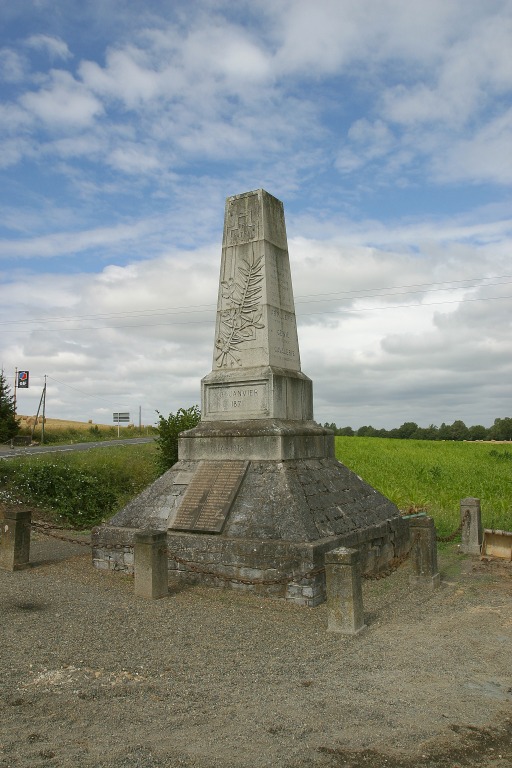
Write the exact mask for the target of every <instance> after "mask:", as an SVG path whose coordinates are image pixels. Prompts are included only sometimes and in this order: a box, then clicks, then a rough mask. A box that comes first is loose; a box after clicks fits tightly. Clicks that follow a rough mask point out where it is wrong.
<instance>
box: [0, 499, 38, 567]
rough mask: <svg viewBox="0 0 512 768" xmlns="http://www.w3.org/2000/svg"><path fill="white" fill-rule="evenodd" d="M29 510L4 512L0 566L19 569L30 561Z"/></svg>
mask: <svg viewBox="0 0 512 768" xmlns="http://www.w3.org/2000/svg"><path fill="white" fill-rule="evenodd" d="M31 517H32V515H31V512H28V511H25V512H22V511H20V510H16V511H13V512H5V513H4V518H3V520H2V521H1V534H0V568H1V569H2V570H4V571H19V570H21V569H22V568H27V567H28V565H29V561H30V522H31Z"/></svg>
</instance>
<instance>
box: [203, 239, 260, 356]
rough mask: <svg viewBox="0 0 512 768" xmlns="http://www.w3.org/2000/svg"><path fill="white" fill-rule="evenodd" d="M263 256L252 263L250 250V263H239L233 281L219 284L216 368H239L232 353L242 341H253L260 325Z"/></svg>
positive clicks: (244, 260)
mask: <svg viewBox="0 0 512 768" xmlns="http://www.w3.org/2000/svg"><path fill="white" fill-rule="evenodd" d="M262 262H263V256H260V258H259V259H256V257H255V255H254V249H253V251H252V255H251V258H250V260H247V259H240V262H239V264H238V267H237V271H236V275H235V277H234V278H233V277H230V278H229V280H223V281H222V282H221V289H222V302H223V307H222V310H221V315H220V334H219V338H218V339H217V341H216V342H215V347H216V349H217V350H218V354H216V356H215V360H216V362H217V366H218V367H219V368H222V367H223V366H227V365H231V366H235V365H242V361H241V359H240V357H239V356H238V355H237V353H236V350H237V348H238V346H239V345H240V344H243V343H244V341H253V340H254V339H255V338H256V329H257V328H264V327H265V326H264V323H262V322H261V316H262V307H261V296H262V291H263V263H262Z"/></svg>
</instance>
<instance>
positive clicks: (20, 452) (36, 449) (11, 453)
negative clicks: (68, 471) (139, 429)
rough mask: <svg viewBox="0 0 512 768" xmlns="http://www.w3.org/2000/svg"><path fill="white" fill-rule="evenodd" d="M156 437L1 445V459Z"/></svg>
mask: <svg viewBox="0 0 512 768" xmlns="http://www.w3.org/2000/svg"><path fill="white" fill-rule="evenodd" d="M154 439H155V438H154V437H132V438H126V439H124V440H108V441H100V442H95V443H73V444H72V445H34V446H32V447H31V448H10V447H9V446H8V445H0V459H12V458H14V457H15V456H33V455H34V454H37V453H61V452H62V451H88V450H90V449H91V448H109V447H111V446H114V445H133V444H136V445H140V444H141V443H152V442H153V441H154Z"/></svg>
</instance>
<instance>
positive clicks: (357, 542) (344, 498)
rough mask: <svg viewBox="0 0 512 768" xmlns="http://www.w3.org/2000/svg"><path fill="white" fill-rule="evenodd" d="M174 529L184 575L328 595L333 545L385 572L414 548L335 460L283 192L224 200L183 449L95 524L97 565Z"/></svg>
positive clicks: (175, 559)
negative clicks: (137, 539) (205, 349)
mask: <svg viewBox="0 0 512 768" xmlns="http://www.w3.org/2000/svg"><path fill="white" fill-rule="evenodd" d="M141 529H142V530H147V529H151V530H158V531H167V552H168V567H169V572H170V574H172V578H174V579H176V580H178V581H184V582H195V581H200V582H202V583H205V584H211V585H214V586H218V587H233V588H237V589H248V590H251V591H252V592H255V593H257V594H260V595H262V596H263V595H273V596H275V597H281V598H284V599H286V600H290V601H293V602H295V603H297V604H300V605H309V606H314V605H318V603H320V602H322V601H323V600H325V573H324V568H323V565H324V555H325V553H326V552H328V551H330V550H332V549H335V548H337V547H340V546H344V547H357V548H358V549H359V550H360V554H361V562H362V567H363V569H364V570H366V571H368V572H373V573H378V572H379V571H381V570H383V569H385V568H386V567H387V566H388V565H389V563H390V562H391V561H392V560H393V558H394V557H400V556H403V555H404V553H405V552H406V551H407V546H408V541H409V538H408V536H409V534H408V525H407V524H406V523H405V522H404V521H403V519H402V518H401V516H400V513H399V511H398V509H397V507H396V506H395V505H394V504H393V503H392V502H391V501H390V500H389V499H386V498H385V497H384V496H383V495H382V494H380V493H379V492H378V491H376V490H375V489H374V488H372V487H371V486H370V485H368V484H367V483H365V482H364V480H362V479H361V478H360V477H358V476H357V475H355V474H354V473H353V472H351V471H350V470H349V469H348V468H347V467H345V466H344V465H343V464H341V463H340V462H339V461H337V460H336V459H335V456H334V436H333V434H332V432H330V431H329V430H327V429H324V428H323V427H322V426H320V425H319V424H317V423H316V422H315V421H313V392H312V382H311V379H309V378H308V377H307V376H305V375H304V374H303V373H302V371H301V367H300V355H299V344H298V340H297V323H296V319H295V307H294V301H293V292H292V283H291V277H290V262H289V256H288V245H287V239H286V228H285V222H284V212H283V204H282V203H281V202H280V201H279V200H277V199H276V198H275V197H272V195H269V194H268V192H265V191H264V190H262V189H258V190H256V191H253V192H246V193H244V194H242V195H235V196H233V197H229V198H228V199H227V201H226V210H225V218H224V234H223V243H222V257H221V268H220V280H219V292H218V301H217V318H216V325H215V336H214V342H213V361H212V370H211V372H210V373H209V374H208V375H207V376H205V377H204V379H203V380H202V382H201V421H200V423H199V424H198V426H197V427H195V428H194V429H191V430H188V431H187V432H183V433H182V434H181V436H180V439H179V461H178V462H177V463H176V464H175V465H174V466H173V467H171V469H169V470H168V471H167V472H166V473H164V474H163V475H162V476H161V477H159V478H158V479H157V480H156V481H155V482H154V483H152V484H151V485H150V486H149V487H148V488H146V490H144V491H143V492H142V493H141V494H140V495H139V496H138V497H137V498H135V499H132V501H130V502H129V503H128V504H127V505H126V507H125V508H124V509H122V510H121V511H120V512H118V513H117V515H115V516H114V517H113V518H112V519H111V520H110V521H109V523H108V524H106V525H104V526H101V527H100V528H98V529H96V530H95V531H94V533H93V561H94V563H95V565H96V566H97V567H98V568H112V569H116V570H125V571H128V572H130V570H132V569H133V560H131V559H130V558H132V555H131V548H132V545H133V540H134V535H135V533H136V532H137V531H140V530H141Z"/></svg>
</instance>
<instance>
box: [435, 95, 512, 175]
mask: <svg viewBox="0 0 512 768" xmlns="http://www.w3.org/2000/svg"><path fill="white" fill-rule="evenodd" d="M511 146H512V109H509V110H508V111H507V112H505V113H504V114H502V115H500V116H499V117H496V118H494V119H491V120H489V122H488V123H487V124H486V125H484V126H483V127H481V128H480V129H479V130H477V131H476V132H475V133H474V135H473V136H471V137H469V138H465V139H462V140H460V141H458V142H457V143H456V145H454V146H451V147H450V148H449V149H448V150H447V149H446V148H444V149H443V150H441V151H440V156H439V157H435V158H433V161H432V169H433V173H434V175H435V178H436V179H437V180H438V181H440V182H445V181H449V182H452V183H453V182H457V181H469V182H474V183H482V182H484V183H485V182H490V183H493V184H510V183H512V162H510V161H509V157H510V148H511Z"/></svg>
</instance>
